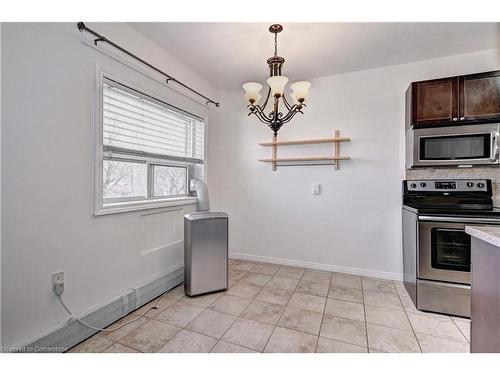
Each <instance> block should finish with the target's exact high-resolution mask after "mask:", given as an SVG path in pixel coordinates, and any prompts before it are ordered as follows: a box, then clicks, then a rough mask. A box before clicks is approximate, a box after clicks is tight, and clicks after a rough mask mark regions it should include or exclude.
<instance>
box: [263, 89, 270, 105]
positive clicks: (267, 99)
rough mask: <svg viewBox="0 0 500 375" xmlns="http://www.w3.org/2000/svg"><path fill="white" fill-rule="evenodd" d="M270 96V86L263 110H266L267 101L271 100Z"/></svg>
mask: <svg viewBox="0 0 500 375" xmlns="http://www.w3.org/2000/svg"><path fill="white" fill-rule="evenodd" d="M270 96H271V88H270V87H269V90H268V91H267V96H266V101H265V102H264V104H263V105H262V110H264V109H265V108H266V107H267V102H268V101H269V97H270Z"/></svg>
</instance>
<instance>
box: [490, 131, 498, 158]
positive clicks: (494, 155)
mask: <svg viewBox="0 0 500 375" xmlns="http://www.w3.org/2000/svg"><path fill="white" fill-rule="evenodd" d="M499 138H500V133H498V132H495V133H493V142H492V143H493V147H492V150H491V159H490V160H491V161H498V155H499V153H500V145H499V144H498V142H499Z"/></svg>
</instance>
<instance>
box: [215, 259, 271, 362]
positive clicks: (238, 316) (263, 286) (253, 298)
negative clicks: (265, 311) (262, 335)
mask: <svg viewBox="0 0 500 375" xmlns="http://www.w3.org/2000/svg"><path fill="white" fill-rule="evenodd" d="M257 264H258V263H254V266H253V267H252V268H250V269H249V270H248V271H246V272H245V276H246V275H247V274H248V273H249V272H250V271H251V270H252V269H253V268H255V267H256V266H257ZM278 270H279V268H278ZM276 272H278V271H276ZM276 272H275V273H274V274H273V275H266V276H271V278H270V279H269V280H268V281H267V282H266V283H265V284H264V285H262V286H260V285H257V286H260V289H259V291H258V292H257V293H255V295H254V296H253V297H252V298H251V299H250V302H249V303H248V305H247V306H246V307H245V309H244V310H243V311H242V312H241V313H240V314H239V315H237V317H236V319H235V320H234V322H233V323H232V324H231V325H230V326H229V328H228V329H226V330H225V331H224V333H223V334H222V336H221V337H220V339H218V341H217V343H216V344H215V345H214V348H215V346H216V345H217V344H218V343H219V342H220V341H221V340H222V338H223V337H224V336H225V335H226V333H227V332H228V331H229V330H230V329H231V328H232V327H233V326H234V324H235V323H236V322H237V321H238V319H239V318H240V317H241V314H243V312H245V310H246V309H247V307H248V306H249V305H250V304H251V303H252V302H253V301H254V300H255V297H257V295H258V294H259V293H260V292H261V290H262V289H264V288H265V286H266V285H267V284H268V283H269V281H271V279H272V278H273V276H274V275H275V274H276ZM245 276H243V277H245ZM243 277H241V278H240V279H239V280H237V282H240V281H241V279H242V278H243ZM249 284H250V283H249ZM251 285H255V284H251ZM227 289H228V290H229V287H228V288H227ZM229 295H231V294H229ZM237 297H238V296H237ZM207 308H208V307H207ZM248 320H251V319H248ZM224 342H225V341H224ZM228 343H229V344H232V345H237V344H233V343H232V342H228ZM239 346H241V347H243V348H245V349H250V350H253V351H256V350H255V349H253V348H249V347H247V346H244V345H239ZM264 347H265V346H264ZM212 349H213V348H212ZM210 352H211V351H210Z"/></svg>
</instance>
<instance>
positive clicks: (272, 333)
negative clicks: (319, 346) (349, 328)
mask: <svg viewBox="0 0 500 375" xmlns="http://www.w3.org/2000/svg"><path fill="white" fill-rule="evenodd" d="M282 267H284V266H280V267H279V268H278V271H276V273H278V272H279V270H280V268H282ZM297 268H301V267H297ZM303 270H304V272H303V273H302V275H301V276H300V279H299V281H298V283H297V285H296V286H295V288H294V289H293V291H292V296H291V297H290V299H289V300H288V302H287V303H286V304H285V305H284V306H283V311H282V312H281V314H280V317H279V318H278V321H277V322H276V324H275V325H274V328H273V331H272V332H271V335H270V336H269V338H268V339H267V341H266V344H265V345H264V348H263V349H262V353H264V351H265V350H266V348H267V345H268V344H269V341H270V340H271V337H273V335H274V331H276V328H278V323H279V322H280V320H281V318H282V317H283V314H284V313H285V311H286V308H287V307H288V305H289V304H290V300H291V299H292V297H293V295H294V293H295V291H296V290H297V287H298V286H299V284H300V282H301V281H302V278H303V277H304V274H305V273H306V268H303ZM276 289H279V288H276ZM296 332H299V331H296ZM318 337H319V336H318ZM316 342H317V340H316Z"/></svg>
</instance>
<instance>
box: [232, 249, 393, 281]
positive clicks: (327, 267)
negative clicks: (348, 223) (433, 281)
mask: <svg viewBox="0 0 500 375" xmlns="http://www.w3.org/2000/svg"><path fill="white" fill-rule="evenodd" d="M229 257H230V258H234V259H244V260H253V261H256V262H264V263H276V264H282V265H284V266H295V267H304V268H310V269H315V270H321V271H330V272H341V273H350V274H352V275H359V276H367V277H376V278H379V279H387V280H397V281H402V280H403V275H402V274H399V273H393V272H384V271H377V270H370V269H365V268H355V267H344V266H337V265H333V264H324V263H313V262H305V261H302V260H294V259H283V258H274V257H266V256H262V255H254V254H243V253H233V252H231V253H229Z"/></svg>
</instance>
